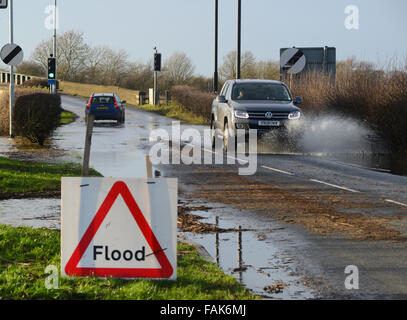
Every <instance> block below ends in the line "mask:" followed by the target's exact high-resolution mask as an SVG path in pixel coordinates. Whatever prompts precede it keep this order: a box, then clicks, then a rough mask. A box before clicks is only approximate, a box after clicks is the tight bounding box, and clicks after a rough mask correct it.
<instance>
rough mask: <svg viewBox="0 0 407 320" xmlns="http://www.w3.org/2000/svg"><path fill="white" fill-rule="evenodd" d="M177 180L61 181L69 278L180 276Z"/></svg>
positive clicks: (64, 258) (64, 262)
mask: <svg viewBox="0 0 407 320" xmlns="http://www.w3.org/2000/svg"><path fill="white" fill-rule="evenodd" d="M177 202H178V180H177V179H145V178H143V179H142V178H131V179H129V178H126V179H116V178H62V213H61V272H62V275H63V276H66V277H88V276H95V277H99V278H109V277H114V278H123V279H165V280H176V277H177Z"/></svg>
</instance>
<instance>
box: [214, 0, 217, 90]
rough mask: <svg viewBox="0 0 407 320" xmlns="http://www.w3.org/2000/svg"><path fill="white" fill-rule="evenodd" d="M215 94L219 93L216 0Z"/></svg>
mask: <svg viewBox="0 0 407 320" xmlns="http://www.w3.org/2000/svg"><path fill="white" fill-rule="evenodd" d="M213 92H214V93H218V0H215V72H214V74H213Z"/></svg>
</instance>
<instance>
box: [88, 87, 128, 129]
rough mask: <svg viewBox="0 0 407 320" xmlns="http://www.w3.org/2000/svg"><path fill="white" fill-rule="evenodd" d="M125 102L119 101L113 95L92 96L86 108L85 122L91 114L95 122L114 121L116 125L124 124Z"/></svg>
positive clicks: (117, 97) (116, 96) (115, 95)
mask: <svg viewBox="0 0 407 320" xmlns="http://www.w3.org/2000/svg"><path fill="white" fill-rule="evenodd" d="M125 104H126V101H120V98H119V96H118V95H117V94H115V93H101V94H92V96H91V97H90V99H89V103H88V104H87V106H86V111H85V120H86V121H87V120H88V116H89V115H90V114H93V115H94V116H95V120H116V121H117V123H124V122H125V107H124V105H125Z"/></svg>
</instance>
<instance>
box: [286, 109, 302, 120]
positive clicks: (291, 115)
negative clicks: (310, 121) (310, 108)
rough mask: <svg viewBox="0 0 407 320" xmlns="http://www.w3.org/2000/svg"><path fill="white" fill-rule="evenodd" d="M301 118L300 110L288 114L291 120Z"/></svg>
mask: <svg viewBox="0 0 407 320" xmlns="http://www.w3.org/2000/svg"><path fill="white" fill-rule="evenodd" d="M299 118H301V112H299V111H293V112H291V113H290V114H289V115H288V119H290V120H295V119H299Z"/></svg>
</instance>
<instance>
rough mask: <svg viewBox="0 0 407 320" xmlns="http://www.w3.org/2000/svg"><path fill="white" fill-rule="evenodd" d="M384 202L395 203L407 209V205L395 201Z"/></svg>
mask: <svg viewBox="0 0 407 320" xmlns="http://www.w3.org/2000/svg"><path fill="white" fill-rule="evenodd" d="M384 201H386V202H390V203H394V204H398V205H400V206H403V207H407V204H405V203H401V202H397V201H394V200H390V199H386V200H384Z"/></svg>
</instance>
